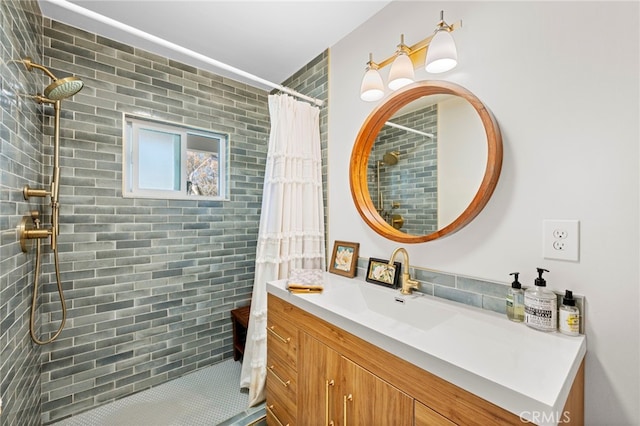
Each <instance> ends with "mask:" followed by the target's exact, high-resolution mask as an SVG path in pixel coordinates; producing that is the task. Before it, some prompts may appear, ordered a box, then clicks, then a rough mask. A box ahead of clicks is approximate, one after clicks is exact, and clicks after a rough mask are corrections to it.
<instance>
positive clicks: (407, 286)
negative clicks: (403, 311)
mask: <svg viewBox="0 0 640 426" xmlns="http://www.w3.org/2000/svg"><path fill="white" fill-rule="evenodd" d="M398 252H400V253H402V255H403V263H404V271H403V272H402V288H401V289H400V293H402V294H411V292H412V291H413V290H414V289H417V288H418V284H419V282H418V281H416V280H413V279H411V275H409V253H407V251H406V250H405V249H404V247H398V248H397V249H395V250H394V251H393V253H392V254H391V259H389V266H393V261H394V259H395V258H396V255H397V254H398Z"/></svg>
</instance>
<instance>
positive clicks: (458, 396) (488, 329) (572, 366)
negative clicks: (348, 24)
mask: <svg viewBox="0 0 640 426" xmlns="http://www.w3.org/2000/svg"><path fill="white" fill-rule="evenodd" d="M324 281H325V282H324V291H323V292H322V293H320V294H291V293H289V292H288V291H287V290H286V281H285V280H281V281H274V282H271V283H268V285H267V291H268V293H269V294H268V317H267V383H266V389H267V419H268V423H269V424H270V425H280V424H282V425H287V424H288V425H296V424H300V425H315V424H318V425H329V424H333V425H349V424H351V425H357V424H360V425H373V424H375V425H394V426H395V425H416V426H419V425H453V424H460V425H474V424H478V425H489V424H491V425H507V424H509V425H512V424H523V423H529V422H530V423H535V424H544V425H550V424H558V423H562V424H565V423H570V424H582V423H583V411H584V407H583V394H584V366H583V359H584V355H585V352H586V342H585V338H584V336H579V337H568V336H564V335H561V334H559V333H541V332H538V331H535V330H531V329H529V328H528V327H526V326H525V325H524V324H518V323H512V322H510V321H508V320H507V319H506V318H505V317H503V316H501V315H498V314H495V313H492V312H488V311H483V310H479V309H476V308H472V307H467V306H464V305H460V304H457V303H453V302H448V301H446V300H440V299H434V298H433V297H430V296H425V295H422V294H420V293H414V294H412V295H401V294H400V292H399V291H397V290H392V289H389V288H384V287H381V286H376V285H374V284H369V283H366V282H364V281H363V280H362V279H359V278H355V279H349V278H345V277H340V276H337V275H333V274H326V275H325V277H324Z"/></svg>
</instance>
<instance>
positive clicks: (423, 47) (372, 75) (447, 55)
mask: <svg viewBox="0 0 640 426" xmlns="http://www.w3.org/2000/svg"><path fill="white" fill-rule="evenodd" d="M460 27H462V21H458V22H455V23H453V24H451V25H449V24H447V23H446V22H445V21H444V11H441V12H440V22H438V24H437V26H436V30H435V31H434V33H433V34H431V35H430V36H428V37H427V38H425V39H424V40H421V41H419V42H418V43H416V44H414V45H413V46H407V45H405V44H404V35H401V36H400V44H399V45H398V49H397V50H396V52H395V53H394V54H393V55H392V56H390V57H388V58H387V59H385V60H384V61H382V62H379V63H376V62H374V61H373V54H372V53H369V61H368V62H367V68H366V71H365V74H364V77H363V78H362V84H361V85H360V99H362V100H363V101H369V102H372V101H377V100H380V99H382V97H383V96H384V83H383V82H382V77H381V76H380V72H379V69H381V68H384V67H386V66H387V65H391V69H390V70H389V78H388V82H387V86H388V87H389V89H391V90H397V89H399V88H401V87H403V86H406V85H407V84H410V83H413V81H414V80H415V76H414V69H415V68H416V67H418V66H421V65H420V64H424V66H425V69H426V71H427V72H429V73H433V74H435V73H441V72H445V71H449V70H451V69H453V68H454V67H455V66H456V64H457V63H458V54H457V51H456V45H455V42H454V41H453V37H452V36H451V32H453V31H455V30H457V29H459V28H460Z"/></svg>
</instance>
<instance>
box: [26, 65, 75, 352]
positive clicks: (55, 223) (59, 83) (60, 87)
mask: <svg viewBox="0 0 640 426" xmlns="http://www.w3.org/2000/svg"><path fill="white" fill-rule="evenodd" d="M21 62H22V63H23V64H24V65H25V67H26V68H27V70H28V71H33V69H34V68H35V69H39V70H41V71H42V72H44V73H45V74H46V75H47V76H48V77H49V78H51V80H53V82H52V83H50V84H49V85H48V86H47V87H46V88H45V89H44V92H43V94H42V95H41V94H36V95H33V98H34V99H35V100H36V101H37V102H38V103H41V104H42V103H47V104H52V105H53V109H54V112H55V115H54V123H53V173H52V175H51V186H50V189H43V188H30V187H29V185H25V187H24V188H23V189H22V195H23V196H24V199H25V200H28V199H29V198H30V197H42V198H44V197H49V198H50V200H51V226H50V227H49V228H45V227H43V226H42V224H41V221H40V212H39V211H37V210H33V211H31V212H30V214H29V215H26V216H24V217H23V218H22V220H21V221H20V224H19V225H18V234H19V237H20V247H21V248H22V251H23V252H25V253H27V252H28V251H29V247H28V246H27V242H28V241H29V240H32V239H35V240H36V262H35V263H36V265H35V272H34V280H33V295H32V297H31V316H30V320H29V332H30V334H31V339H32V340H33V342H34V343H36V344H38V345H45V344H47V343H51V342H53V341H54V340H55V339H57V338H58V336H60V333H62V330H63V328H64V325H65V322H66V320H67V307H66V303H65V300H64V294H63V292H62V280H61V279H60V264H59V260H58V243H57V237H58V234H59V233H60V226H59V218H60V202H59V200H58V197H59V194H60V104H61V101H62V100H63V99H66V98H69V97H71V96H73V95H75V94H76V93H78V92H79V91H80V90H81V89H82V87H83V86H84V83H83V82H82V80H80V79H79V78H78V77H73V76H71V77H65V78H60V79H58V78H57V77H56V76H55V75H53V73H52V72H51V71H50V70H49V69H48V68H47V67H45V66H44V65H40V64H36V63H34V62H33V61H32V60H31V58H23V59H22V60H21ZM49 237H51V250H52V251H53V260H54V266H55V275H56V283H57V286H58V294H59V296H60V304H61V307H62V319H61V321H60V326H59V327H58V330H57V331H56V332H55V333H54V334H53V336H51V337H50V338H49V339H47V340H40V338H39V337H38V336H37V335H36V326H35V324H36V319H35V316H36V311H37V306H36V303H37V300H38V281H39V279H40V266H41V244H40V240H42V239H45V238H49Z"/></svg>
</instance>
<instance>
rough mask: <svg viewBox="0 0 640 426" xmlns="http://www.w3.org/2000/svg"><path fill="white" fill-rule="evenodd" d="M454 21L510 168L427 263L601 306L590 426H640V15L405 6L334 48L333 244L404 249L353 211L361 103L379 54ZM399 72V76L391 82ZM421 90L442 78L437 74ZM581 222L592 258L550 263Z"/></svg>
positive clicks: (563, 5) (591, 349)
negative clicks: (367, 71)
mask: <svg viewBox="0 0 640 426" xmlns="http://www.w3.org/2000/svg"><path fill="white" fill-rule="evenodd" d="M441 9H444V10H445V19H446V20H447V21H449V22H453V21H457V20H458V19H462V20H463V24H464V26H463V28H462V29H461V30H459V31H456V32H455V33H454V37H455V39H456V41H457V45H458V55H459V65H458V68H456V69H455V70H453V71H450V72H448V73H445V74H444V75H442V76H441V77H437V78H439V79H445V80H449V81H452V82H455V83H458V84H460V85H462V86H464V87H466V88H467V89H469V90H471V91H472V92H474V93H475V95H476V96H478V97H479V98H480V99H481V100H482V101H483V102H484V103H485V104H486V105H487V106H488V107H489V108H490V109H491V110H492V111H493V113H494V115H495V116H496V118H497V120H498V122H499V124H500V127H501V130H502V134H503V138H504V165H503V169H502V175H501V178H500V182H499V183H498V187H497V188H496V191H495V193H494V195H493V198H492V199H491V201H490V202H489V204H488V205H487V207H486V208H485V209H484V210H483V212H481V213H480V215H479V216H478V217H477V218H476V219H475V220H474V221H473V222H472V223H471V224H470V225H468V226H467V227H466V228H465V229H463V230H462V231H460V232H458V233H456V234H454V235H452V236H449V237H447V238H444V239H442V240H438V241H434V242H429V243H424V244H417V245H410V246H407V249H408V250H409V253H410V257H411V261H412V264H414V265H417V266H421V267H425V268H429V269H436V270H441V271H446V272H453V273H459V274H465V275H470V276H475V277H479V278H483V279H488V280H497V281H500V282H504V283H507V282H509V276H508V274H509V273H510V272H513V271H520V272H521V278H522V280H521V281H523V283H525V284H526V285H530V284H531V283H532V282H533V279H534V275H535V268H536V267H537V266H541V267H545V268H547V269H549V270H550V271H551V272H550V273H549V274H547V279H548V282H549V286H550V287H551V288H552V289H555V290H559V291H562V290H564V289H565V288H568V289H572V290H574V292H575V293H579V294H582V295H584V296H585V297H586V299H587V308H586V328H587V339H588V340H587V344H588V353H587V369H586V418H587V423H588V424H590V425H603V424H607V425H614V424H620V425H626V424H637V422H638V419H640V412H639V409H638V407H639V405H640V404H638V403H639V401H640V394H639V380H640V379H639V378H640V371H639V365H640V359H639V352H640V350H639V339H640V330H639V323H640V318H639V315H638V307H639V303H640V297H639V292H638V287H639V281H640V276H639V270H638V261H639V259H640V255H639V226H638V225H639V192H640V185H639V173H638V169H639V167H638V164H639V152H638V146H639V139H640V136H639V129H638V121H639V83H638V80H639V75H640V67H639V64H638V62H639V58H638V56H639V38H640V37H639V33H638V27H639V22H638V21H639V18H638V17H639V4H638V3H637V2H626V3H610V2H600V3H587V2H536V3H533V2H532V3H525V2H513V3H506V2H393V3H391V4H390V5H389V6H387V7H386V8H385V9H383V10H382V11H381V12H380V13H379V14H377V15H376V16H374V17H373V18H372V19H371V20H370V21H368V22H367V23H365V24H364V25H363V26H362V27H360V28H358V29H357V30H355V31H354V32H352V33H351V34H350V35H349V36H347V37H346V38H344V39H343V40H341V41H340V42H339V43H338V44H336V45H335V46H333V47H332V48H331V56H330V97H329V99H330V100H331V102H330V107H329V108H330V109H329V188H328V189H329V239H330V241H329V243H330V245H332V244H333V240H335V239H339V240H346V241H357V242H359V243H360V253H361V256H363V257H369V256H376V257H385V256H387V257H388V256H389V255H390V254H391V251H392V250H393V249H394V248H395V247H397V245H398V244H397V243H394V242H392V241H387V240H385V239H383V238H382V237H380V236H378V235H377V234H376V233H374V232H373V231H371V230H369V229H368V228H367V226H366V225H365V223H364V222H363V221H362V219H361V218H360V217H359V215H358V213H357V211H356V210H355V208H354V206H353V201H352V199H351V195H350V191H349V183H348V182H349V174H348V170H349V157H350V153H351V148H352V146H353V143H354V139H355V137H356V135H357V133H358V129H359V127H360V125H361V124H362V122H363V121H364V119H365V118H366V116H367V115H368V114H369V112H370V111H371V110H372V109H373V107H374V105H372V104H369V103H365V102H362V101H360V100H359V97H358V90H359V86H360V79H361V77H362V74H363V72H364V67H365V63H366V61H367V58H368V53H369V52H373V54H374V59H377V60H381V59H383V58H385V57H387V56H389V55H390V54H391V53H392V52H393V51H394V49H395V46H396V45H397V44H398V41H399V38H400V34H401V33H404V34H405V40H406V42H407V44H412V43H415V42H416V41H418V40H421V39H422V38H424V37H426V36H427V35H428V33H430V32H431V29H432V27H433V26H434V25H435V23H436V22H437V20H438V17H439V12H440V10H441ZM387 70H388V68H387V69H386V70H385V71H384V74H386V72H388V71H387ZM417 78H418V79H428V78H429V76H428V75H427V74H426V73H425V72H424V71H419V72H418V73H417ZM544 219H578V220H580V224H581V248H580V261H579V262H566V261H557V260H547V259H544V258H543V257H542V250H541V246H542V221H543V220H544Z"/></svg>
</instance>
